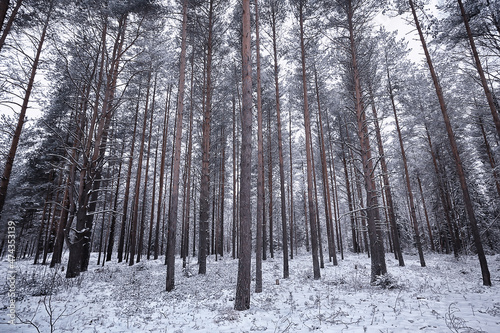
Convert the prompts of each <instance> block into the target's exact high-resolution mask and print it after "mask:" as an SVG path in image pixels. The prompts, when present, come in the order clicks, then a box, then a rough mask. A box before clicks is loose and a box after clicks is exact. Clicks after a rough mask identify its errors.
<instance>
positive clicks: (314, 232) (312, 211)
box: [299, 2, 321, 280]
mask: <svg viewBox="0 0 500 333" xmlns="http://www.w3.org/2000/svg"><path fill="white" fill-rule="evenodd" d="M299 24H300V50H301V65H302V90H303V98H304V127H305V132H306V133H305V134H306V135H305V136H306V142H305V145H306V147H305V148H306V162H307V202H308V209H309V225H310V229H311V245H312V260H313V273H314V279H315V280H319V278H320V277H321V272H320V269H319V260H318V248H319V246H318V228H317V224H316V207H315V202H314V199H313V186H314V184H313V178H312V165H311V160H312V151H311V142H310V140H311V139H310V138H311V124H310V116H309V104H308V101H307V76H306V48H305V42H304V4H303V3H302V2H300V4H299Z"/></svg>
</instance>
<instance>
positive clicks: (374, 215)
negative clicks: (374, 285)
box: [347, 1, 387, 282]
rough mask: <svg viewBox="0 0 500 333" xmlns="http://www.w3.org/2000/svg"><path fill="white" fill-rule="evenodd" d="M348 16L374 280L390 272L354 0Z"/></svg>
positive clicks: (349, 7)
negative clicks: (357, 40) (362, 74)
mask: <svg viewBox="0 0 500 333" xmlns="http://www.w3.org/2000/svg"><path fill="white" fill-rule="evenodd" d="M347 11H348V12H347V20H348V24H349V42H350V54H351V65H352V71H353V81H354V93H355V102H356V120H357V130H358V136H359V142H360V148H361V160H362V164H363V176H364V182H365V189H366V215H367V220H368V236H369V238H370V252H371V281H372V282H373V281H375V279H376V278H377V276H380V275H383V274H386V273H387V267H386V263H385V253H384V240H383V237H382V231H381V229H380V227H379V226H377V224H378V223H380V216H379V204H378V197H377V187H376V184H375V179H374V177H375V175H374V166H373V160H372V156H371V147H370V138H369V135H368V126H367V124H366V113H365V108H364V103H363V97H362V94H363V92H362V89H361V79H360V75H359V70H358V59H357V56H358V55H357V50H356V40H355V38H354V25H353V15H354V12H353V7H352V1H349V3H348V10H347Z"/></svg>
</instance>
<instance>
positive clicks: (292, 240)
mask: <svg viewBox="0 0 500 333" xmlns="http://www.w3.org/2000/svg"><path fill="white" fill-rule="evenodd" d="M288 111H289V113H288V139H289V147H290V259H293V246H294V238H295V250H297V237H296V235H294V234H295V233H296V230H297V229H295V225H294V223H295V215H294V209H293V161H292V155H293V153H292V109H291V108H290V109H289V110H288ZM294 236H295V237H294Z"/></svg>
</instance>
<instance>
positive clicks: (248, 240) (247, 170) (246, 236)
mask: <svg viewBox="0 0 500 333" xmlns="http://www.w3.org/2000/svg"><path fill="white" fill-rule="evenodd" d="M242 35H243V36H242V52H241V53H242V72H243V75H242V76H243V87H242V95H243V103H242V106H243V107H242V112H241V161H240V163H241V180H240V242H241V251H240V259H239V262H238V280H237V285H236V297H235V301H234V308H235V310H237V311H243V310H248V309H249V308H250V281H251V264H252V211H251V194H252V188H251V180H252V177H251V176H252V163H251V162H252V60H251V55H252V48H251V27H250V0H243V33H242Z"/></svg>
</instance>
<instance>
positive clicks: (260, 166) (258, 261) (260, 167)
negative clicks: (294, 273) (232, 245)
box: [255, 0, 264, 293]
mask: <svg viewBox="0 0 500 333" xmlns="http://www.w3.org/2000/svg"><path fill="white" fill-rule="evenodd" d="M255 48H256V51H255V53H256V59H257V159H258V163H257V213H256V214H257V235H256V238H257V239H256V242H255V246H256V250H255V292H256V293H261V292H262V244H263V241H262V228H263V219H264V214H263V213H262V211H263V208H264V143H263V142H264V139H263V135H262V92H261V89H262V87H261V80H260V36H259V0H255Z"/></svg>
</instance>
